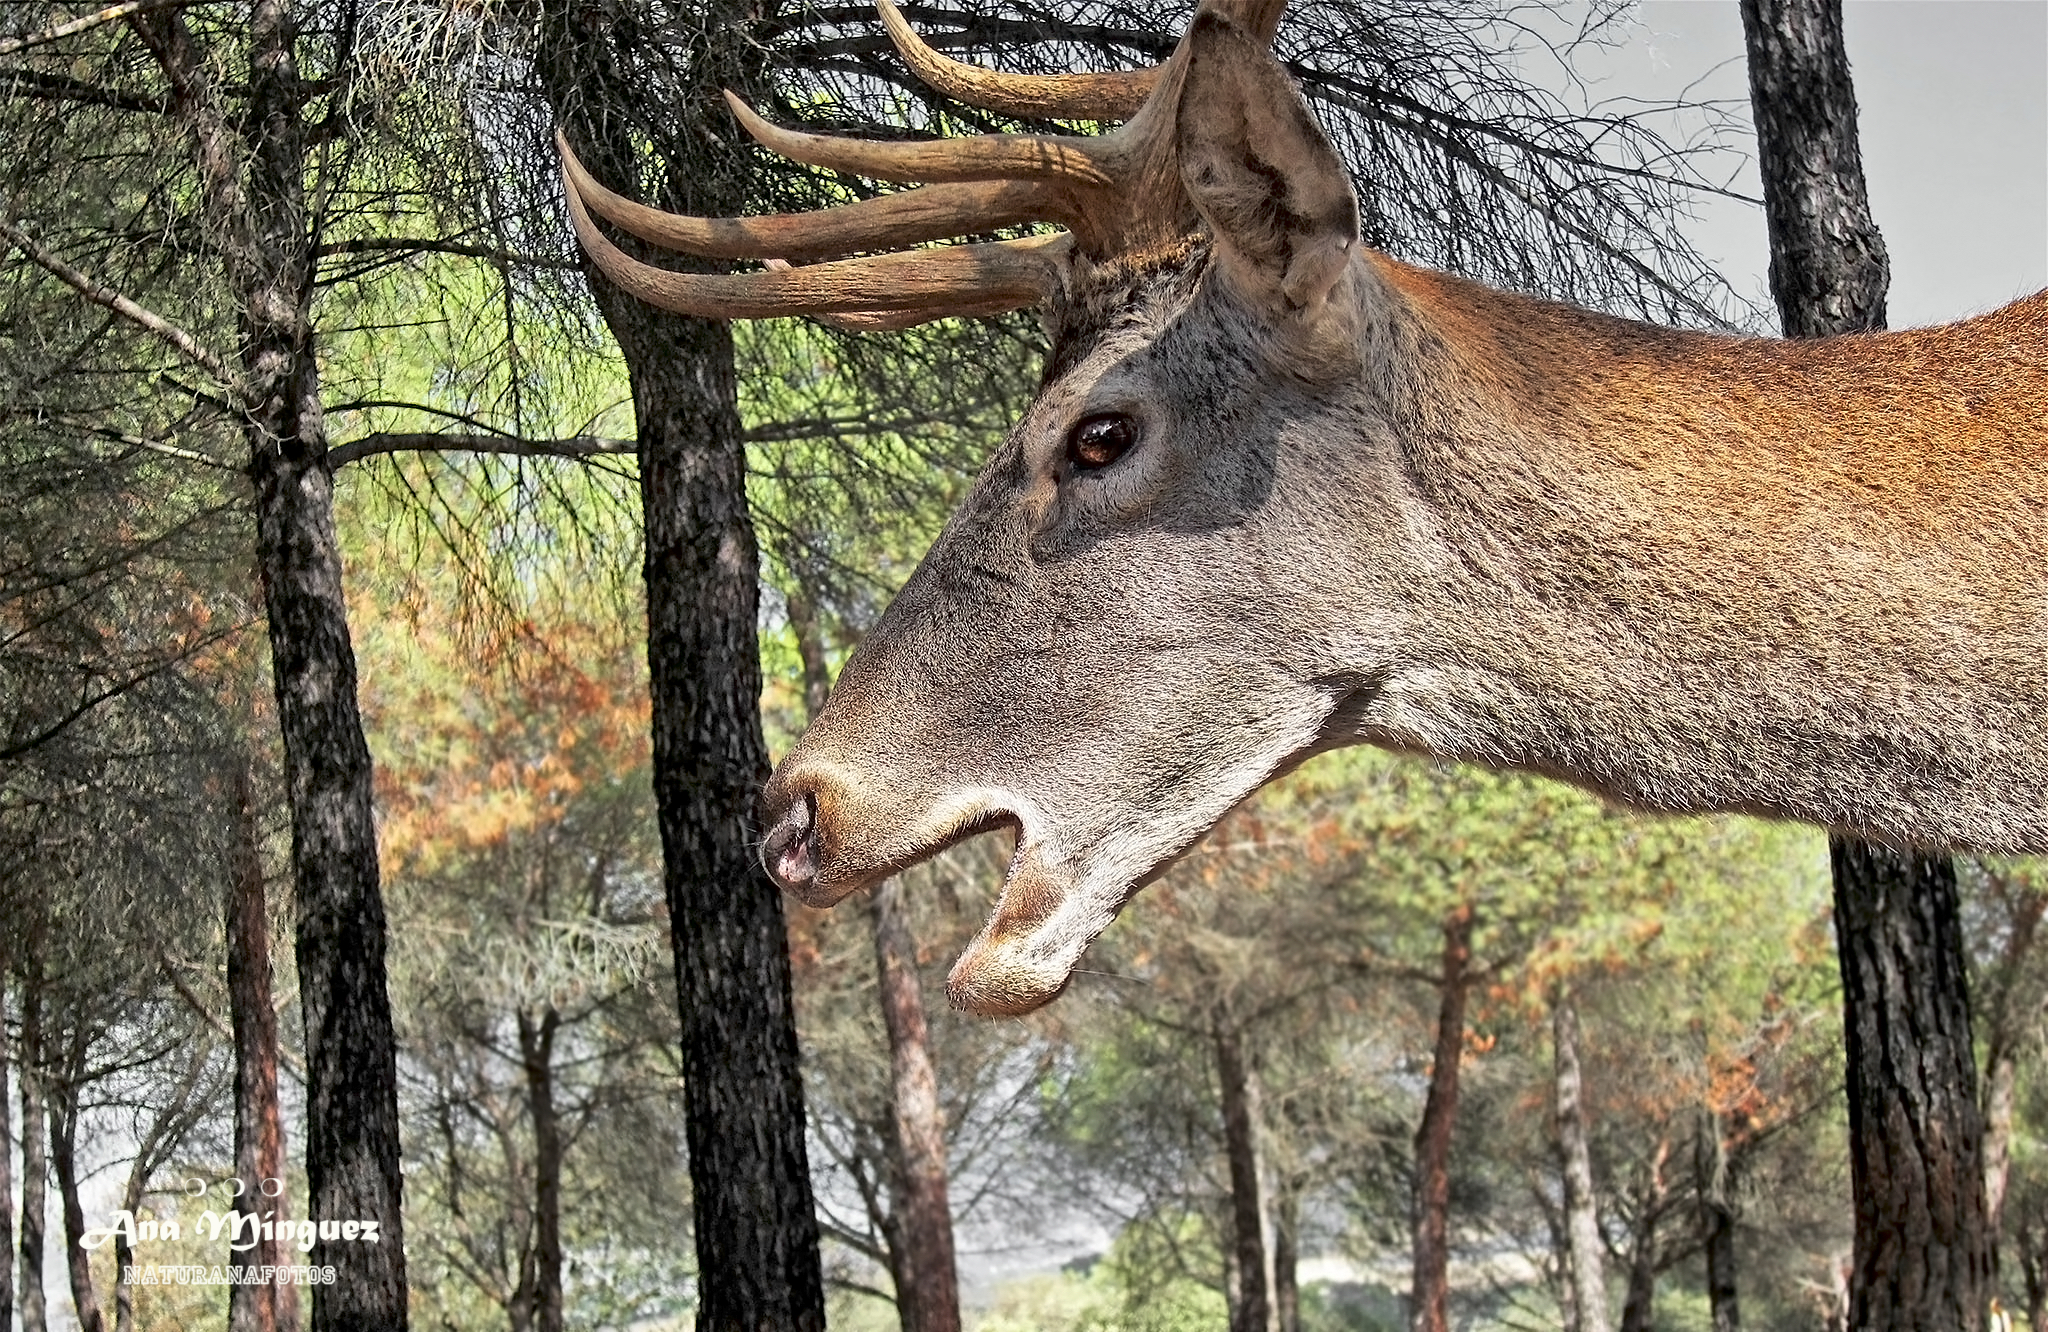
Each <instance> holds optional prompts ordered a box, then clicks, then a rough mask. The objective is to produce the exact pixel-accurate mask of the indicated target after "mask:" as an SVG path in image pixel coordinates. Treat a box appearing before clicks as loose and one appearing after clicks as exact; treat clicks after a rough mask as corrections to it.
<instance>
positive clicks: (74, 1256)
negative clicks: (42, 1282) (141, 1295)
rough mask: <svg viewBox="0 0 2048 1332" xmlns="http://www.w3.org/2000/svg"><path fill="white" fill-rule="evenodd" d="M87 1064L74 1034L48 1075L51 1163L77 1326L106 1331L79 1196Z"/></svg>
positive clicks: (90, 1331) (82, 1037)
mask: <svg viewBox="0 0 2048 1332" xmlns="http://www.w3.org/2000/svg"><path fill="white" fill-rule="evenodd" d="M84 1070H85V1034H84V1031H83V1029H81V1030H80V1031H79V1033H78V1034H77V1035H76V1036H75V1037H74V1040H73V1046H72V1050H71V1052H70V1058H69V1059H67V1060H66V1062H65V1070H64V1075H63V1076H62V1077H56V1078H52V1079H50V1091H49V1105H50V1165H51V1167H52V1169H53V1170H54V1172H55V1174H56V1176H57V1200H58V1202H59V1204H60V1205H61V1208H62V1211H63V1213H64V1270H65V1272H66V1273H67V1274H68V1275H69V1276H70V1278H71V1305H72V1308H74V1309H75V1310H77V1313H78V1327H79V1332H106V1321H105V1320H104V1319H103V1318H101V1316H100V1297H99V1293H98V1292H97V1291H95V1290H94V1289H93V1285H92V1268H91V1266H90V1265H89V1259H90V1258H91V1256H92V1255H91V1253H90V1252H89V1251H88V1250H87V1249H86V1248H85V1247H84V1246H83V1245H81V1244H80V1243H79V1241H80V1240H82V1239H84V1238H85V1206H84V1203H83V1201H82V1200H81V1199H80V1198H79V1196H78V1083H77V1078H78V1077H79V1075H80V1074H82V1073H83V1072H84Z"/></svg>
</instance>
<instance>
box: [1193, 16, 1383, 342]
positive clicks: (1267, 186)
mask: <svg viewBox="0 0 2048 1332" xmlns="http://www.w3.org/2000/svg"><path fill="white" fill-rule="evenodd" d="M1188 43H1189V51H1188V67H1187V77H1186V81H1185V82H1184V83H1183V84H1182V86H1181V94H1180V110H1179V118H1178V120H1177V121H1176V125H1175V133H1176V135H1177V138H1178V146H1179V152H1180V172H1181V182H1182V184H1183V186H1184V187H1185V188H1186V189H1187V192H1188V196H1189V198H1190V199H1191V200H1192V201H1193V203H1194V205H1195V209H1196V211H1197V212H1199V213H1200V214H1201V215H1202V217H1203V219H1204V220H1205V221H1207V222H1208V224H1209V229H1210V231H1211V232H1212V233H1213V234H1214V236H1215V240H1216V247H1217V251H1218V257H1219V258H1220V259H1221V261H1222V263H1223V265H1224V271H1225V274H1226V275H1227V276H1228V278H1229V279H1230V281H1231V283H1232V285H1233V286H1235V287H1236V288H1237V289H1238V290H1239V292H1240V293H1241V294H1243V295H1245V296H1248V297H1250V298H1251V299H1253V300H1254V301H1256V302H1258V303H1259V304H1261V305H1265V306H1267V307H1269V308H1271V309H1272V310H1273V312H1274V313H1276V314H1278V313H1283V312H1287V311H1308V312H1314V311H1316V310H1319V309H1320V308H1321V306H1322V305H1323V303H1324V302H1325V301H1326V300H1328V299H1329V295H1330V291H1331V289H1332V288H1333V287H1335V286H1336V284H1337V280H1338V279H1339V278H1340V277H1342V276H1343V274H1344V268H1345V265H1346V264H1347V263H1349V262H1350V258H1351V252H1352V248H1353V247H1354V246H1355V245H1357V243H1358V200H1357V199H1356V198H1355V197H1353V195H1352V193H1351V180H1350V177H1348V176H1347V175H1346V174H1345V172H1344V163H1343V162H1342V161H1341V160H1340V159H1339V158H1338V156H1337V150H1336V149H1334V148H1332V147H1331V146H1330V141H1329V139H1327V138H1325V137H1324V135H1323V131H1322V129H1321V128H1320V127H1319V126H1318V125H1317V124H1316V122H1315V121H1314V120H1313V119H1312V118H1311V117H1310V116H1309V113H1308V107H1307V106H1305V105H1303V103H1302V100H1301V95H1300V94H1299V93H1297V92H1296V91H1295V89H1294V82H1293V80H1291V79H1289V78H1288V77H1287V71H1286V70H1284V69H1282V68H1281V66H1280V62H1279V61H1277V60H1275V59H1274V58H1273V56H1272V54H1271V53H1270V52H1268V51H1267V50H1266V49H1265V47H1264V46H1263V45H1261V44H1260V43H1259V42H1258V41H1257V40H1256V39H1255V38H1253V37H1252V35H1251V34H1250V33H1248V32H1246V31H1245V30H1244V29H1243V28H1241V27H1239V26H1238V25H1237V24H1236V23H1233V22H1232V21H1231V20H1229V19H1228V18H1225V17H1224V16H1223V15H1221V14H1218V13H1215V12H1213V11H1209V10H1206V9H1205V10H1204V11H1203V12H1202V13H1201V14H1200V15H1198V16H1197V17H1196V19H1195V23H1194V26H1193V28H1191V29H1190V30H1189V33H1188Z"/></svg>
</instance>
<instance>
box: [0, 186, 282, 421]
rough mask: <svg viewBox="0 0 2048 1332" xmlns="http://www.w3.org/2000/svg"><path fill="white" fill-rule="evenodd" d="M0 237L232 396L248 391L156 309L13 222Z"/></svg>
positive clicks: (1, 225)
mask: <svg viewBox="0 0 2048 1332" xmlns="http://www.w3.org/2000/svg"><path fill="white" fill-rule="evenodd" d="M0 236H4V237H6V238H7V239H8V240H9V241H11V242H13V243H14V244H15V245H17V246H19V247H20V248H21V252H22V253H23V254H25V255H27V256H28V257H29V258H30V259H32V260H34V261H35V262H36V263H37V264H38V265H39V266H40V267H42V268H44V269H47V270H48V271H49V272H50V273H52V274H54V275H55V276H56V277H57V278H58V279H59V280H60V281H62V282H63V283H64V285H65V286H67V287H70V288H71V289H72V290H73V291H76V292H77V293H78V294H79V295H81V296H83V297H85V299H87V300H88V301H91V302H92V303H93V304H94V305H98V306H102V307H104V308H106V309H109V310H112V311H113V312H114V313H115V314H117V315H120V316H121V317H122V318H123V319H126V320H127V321H128V322H129V323H131V324H134V325H135V326H136V327H138V328H142V329H145V330H147V331H148V332H151V333H154V334H155V335H156V336H157V337H159V338H161V339H163V340H164V341H165V342H168V343H169V344H170V345H171V346H173V347H175V348H177V349H178V350H179V351H180V352H182V353H183V354H184V356H185V359H186V360H188V361H191V362H192V363H193V364H194V365H196V366H198V367H199V368H200V369H202V370H204V371H206V373H207V374H209V375H211V376H213V378H214V380H215V382H216V383H218V384H220V385H221V386H222V387H223V388H226V389H228V390H230V391H231V392H232V393H233V394H234V396H236V397H237V398H244V399H246V398H247V396H248V392H247V390H246V389H245V388H244V387H243V385H242V378H241V376H240V375H238V374H236V373H235V371H234V369H233V367H231V366H230V365H229V364H228V363H227V362H226V361H225V360H223V359H222V358H221V356H220V355H219V354H218V353H216V352H215V351H213V350H212V349H211V348H209V347H208V346H207V345H206V344H205V343H203V342H201V341H200V340H199V339H198V338H196V337H194V336H193V335H192V334H190V333H188V332H186V331H185V330H184V329H182V328H180V327H178V326H177V325H176V324H174V323H172V322H171V321H170V320H168V319H166V318H164V317H163V316H162V315H160V314H158V313H157V312H156V311H154V310H149V309H145V308H144V307H142V306H140V305H137V304H136V303H135V302H134V301H131V300H129V299H128V298H127V297H126V296H123V295H122V294H121V293H120V292H118V291H115V290H114V289H113V288H112V287H109V286H107V285H106V284H105V283H103V282H100V281H99V280H97V279H95V278H93V277H90V276H88V275H87V274H85V273H81V272H80V271H79V270H77V269H76V268H73V267H72V266H71V265H70V264H67V263H65V262H64V261H63V260H62V259H60V258H58V257H57V256H56V255H54V254H52V253H51V252H50V251H48V250H46V249H44V248H43V247H42V246H40V245H38V244H37V243H36V242H35V241H34V240H32V239H30V237H29V234H28V233H27V232H25V231H23V230H22V229H21V228H20V227H18V226H16V225H15V224H14V223H12V222H7V221H0Z"/></svg>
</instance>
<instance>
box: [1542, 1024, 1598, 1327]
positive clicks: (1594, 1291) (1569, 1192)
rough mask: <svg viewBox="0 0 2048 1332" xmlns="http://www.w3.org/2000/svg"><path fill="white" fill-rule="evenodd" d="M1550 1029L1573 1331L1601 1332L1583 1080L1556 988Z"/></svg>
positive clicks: (1575, 1028)
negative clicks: (1575, 1316) (1573, 1315)
mask: <svg viewBox="0 0 2048 1332" xmlns="http://www.w3.org/2000/svg"><path fill="white" fill-rule="evenodd" d="M1550 1018H1551V1021H1550V1029H1551V1036H1552V1040H1553V1043H1554V1046H1555V1053H1556V1057H1557V1106H1556V1110H1557V1150H1558V1156H1559V1158H1560V1163H1561V1165H1562V1167H1563V1169H1562V1173H1563V1176H1564V1222H1565V1240H1566V1248H1567V1252H1568V1253H1569V1255H1570V1258H1571V1287H1572V1306H1573V1311H1574V1312H1575V1313H1576V1314H1577V1320H1576V1322H1575V1323H1574V1324H1573V1327H1574V1332H1607V1328H1608V1322H1607V1273H1606V1267H1605V1263H1604V1261H1603V1259H1604V1248H1605V1246H1604V1243H1603V1241H1602V1240H1601V1238H1600V1218H1599V1214H1598V1212H1597V1211H1596V1210H1595V1208H1596V1202H1595V1199H1594V1194H1593V1157H1592V1153H1591V1151H1590V1150H1589V1149H1588V1147H1587V1143H1586V1138H1587V1127H1586V1092H1585V1080H1584V1077H1583V1075H1582V1074H1581V1073H1580V1071H1579V1010H1578V1005H1577V1003H1576V1002H1575V1001H1574V1000H1573V998H1572V996H1571V995H1570V993H1569V992H1568V991H1566V990H1565V989H1563V988H1562V987H1560V988H1559V990H1558V993H1557V997H1556V998H1555V1000H1554V1001H1553V1002H1552V1004H1551V1010H1550Z"/></svg>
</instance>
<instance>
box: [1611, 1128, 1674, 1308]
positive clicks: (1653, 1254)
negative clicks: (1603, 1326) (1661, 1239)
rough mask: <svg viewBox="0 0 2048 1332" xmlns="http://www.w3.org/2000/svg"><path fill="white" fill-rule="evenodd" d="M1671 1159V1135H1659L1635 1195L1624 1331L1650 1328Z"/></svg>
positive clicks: (1654, 1306) (1668, 1190)
mask: <svg viewBox="0 0 2048 1332" xmlns="http://www.w3.org/2000/svg"><path fill="white" fill-rule="evenodd" d="M1670 1159H1671V1139H1669V1138H1660V1139H1658V1141H1657V1151H1656V1153H1655V1154H1654V1155H1652V1156H1651V1158H1650V1166H1649V1170H1648V1173H1647V1176H1646V1177H1645V1178H1644V1180H1643V1188H1642V1192H1641V1193H1640V1194H1639V1195H1638V1197H1637V1199H1636V1229H1635V1235H1634V1236H1633V1237H1632V1239H1631V1241H1630V1244H1629V1255H1628V1295H1627V1297H1626V1298H1625V1299H1624V1300H1623V1301H1622V1305H1621V1332H1650V1322H1651V1318H1652V1316H1653V1315H1654V1314H1655V1312H1656V1304H1657V1223H1658V1221H1659V1220H1660V1219H1661V1218H1662V1216H1663V1214H1664V1200H1665V1198H1666V1197H1668V1196H1669V1194H1670V1186H1669V1185H1668V1184H1666V1183H1665V1180H1664V1164H1665V1162H1667V1161H1669V1160H1670Z"/></svg>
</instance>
